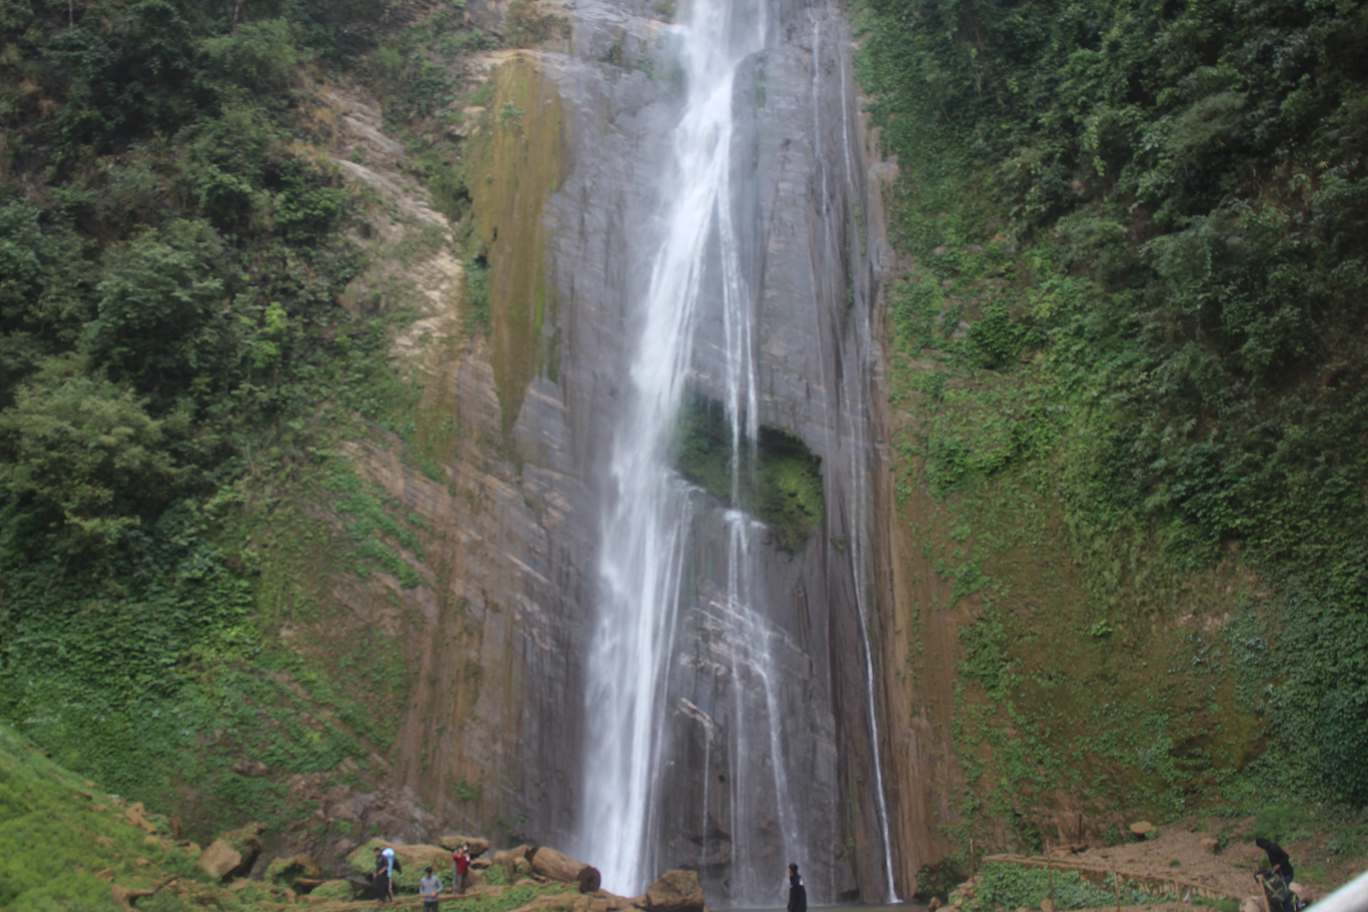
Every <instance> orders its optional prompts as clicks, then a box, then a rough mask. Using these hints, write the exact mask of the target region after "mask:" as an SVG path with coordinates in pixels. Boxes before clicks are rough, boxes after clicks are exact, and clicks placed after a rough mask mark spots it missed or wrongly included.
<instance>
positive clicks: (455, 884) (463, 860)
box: [451, 843, 470, 895]
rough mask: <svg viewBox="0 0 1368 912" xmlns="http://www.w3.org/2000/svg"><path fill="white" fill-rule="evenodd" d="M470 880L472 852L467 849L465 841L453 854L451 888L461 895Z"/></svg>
mask: <svg viewBox="0 0 1368 912" xmlns="http://www.w3.org/2000/svg"><path fill="white" fill-rule="evenodd" d="M469 881H470V853H469V852H468V851H466V846H465V843H462V844H461V846H460V847H459V848H457V849H456V851H455V853H453V854H452V856H451V889H453V890H455V891H456V893H457V895H460V894H462V893H464V892H465V891H466V884H467V883H468V882H469Z"/></svg>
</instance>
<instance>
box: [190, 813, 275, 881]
mask: <svg viewBox="0 0 1368 912" xmlns="http://www.w3.org/2000/svg"><path fill="white" fill-rule="evenodd" d="M264 832H266V827H264V826H262V825H261V824H259V823H249V824H247V825H246V826H245V827H242V828H240V829H236V830H233V831H232V832H229V833H224V834H223V835H222V836H220V837H219V838H218V839H215V840H214V842H213V844H212V845H210V846H209V848H207V849H205V850H204V852H203V853H201V855H200V857H199V866H200V867H201V868H203V869H204V870H205V871H206V872H208V873H209V875H210V876H211V877H214V878H216V879H218V880H230V879H232V878H234V877H245V876H246V875H247V873H248V872H250V871H251V870H252V865H253V864H255V863H256V860H257V856H258V855H260V854H261V834H262V833H264Z"/></svg>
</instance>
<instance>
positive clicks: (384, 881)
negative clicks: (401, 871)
mask: <svg viewBox="0 0 1368 912" xmlns="http://www.w3.org/2000/svg"><path fill="white" fill-rule="evenodd" d="M389 870H390V869H389V859H388V858H386V857H385V855H384V852H383V850H382V849H381V848H380V846H376V847H375V876H374V877H373V878H371V883H372V884H373V885H374V887H375V901H376V903H377V904H380V905H383V904H384V902H385V900H386V899H388V898H389V895H390V874H389Z"/></svg>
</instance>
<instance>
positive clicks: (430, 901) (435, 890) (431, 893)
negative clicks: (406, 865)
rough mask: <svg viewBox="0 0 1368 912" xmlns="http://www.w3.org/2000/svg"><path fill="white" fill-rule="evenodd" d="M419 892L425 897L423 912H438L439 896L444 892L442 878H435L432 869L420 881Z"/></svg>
mask: <svg viewBox="0 0 1368 912" xmlns="http://www.w3.org/2000/svg"><path fill="white" fill-rule="evenodd" d="M418 892H419V893H421V894H422V896H423V912H437V896H438V894H439V893H441V892H442V878H440V877H435V876H433V873H432V868H428V869H427V876H426V877H424V878H423V879H422V880H420V881H418Z"/></svg>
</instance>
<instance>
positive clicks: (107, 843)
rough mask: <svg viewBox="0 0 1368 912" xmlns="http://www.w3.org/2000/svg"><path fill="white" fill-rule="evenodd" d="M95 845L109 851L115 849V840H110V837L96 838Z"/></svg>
mask: <svg viewBox="0 0 1368 912" xmlns="http://www.w3.org/2000/svg"><path fill="white" fill-rule="evenodd" d="M95 844H96V845H97V846H100V847H102V848H106V849H109V848H113V846H114V840H113V839H110V838H109V837H108V836H96V837H95Z"/></svg>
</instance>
